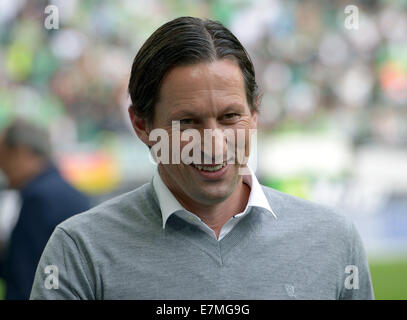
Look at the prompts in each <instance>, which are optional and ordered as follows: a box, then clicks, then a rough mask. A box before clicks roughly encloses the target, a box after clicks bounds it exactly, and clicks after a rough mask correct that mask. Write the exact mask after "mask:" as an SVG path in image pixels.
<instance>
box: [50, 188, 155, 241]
mask: <svg viewBox="0 0 407 320" xmlns="http://www.w3.org/2000/svg"><path fill="white" fill-rule="evenodd" d="M151 189H152V188H151V185H150V183H146V184H144V185H142V186H140V187H138V188H137V189H135V190H132V191H129V192H127V193H124V194H121V195H119V196H116V197H114V198H112V199H109V200H107V201H104V202H102V203H101V204H99V205H97V206H95V207H93V208H91V209H89V210H87V211H85V212H82V213H79V214H77V215H75V216H73V217H71V218H69V219H67V220H65V221H64V222H62V223H60V224H59V225H58V226H57V228H60V229H62V230H64V231H65V232H66V233H68V234H70V235H75V234H94V233H99V232H101V233H103V232H106V231H107V230H111V231H112V230H114V229H117V228H119V229H120V228H124V227H125V226H126V225H128V224H129V222H130V221H131V222H132V223H133V224H136V225H137V224H141V223H143V221H144V223H146V222H151V219H157V217H158V215H156V214H152V213H154V212H155V211H157V206H156V203H155V200H154V198H153V195H152V190H151Z"/></svg>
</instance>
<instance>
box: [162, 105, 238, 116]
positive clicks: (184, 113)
mask: <svg viewBox="0 0 407 320" xmlns="http://www.w3.org/2000/svg"><path fill="white" fill-rule="evenodd" d="M243 109H244V105H242V104H240V103H232V104H230V105H228V106H227V107H225V108H224V109H222V110H221V113H227V112H230V111H237V110H243ZM201 116H202V113H201V112H197V111H195V110H178V111H175V112H174V113H172V114H170V117H171V118H172V119H178V118H185V117H188V118H197V117H198V118H199V117H201Z"/></svg>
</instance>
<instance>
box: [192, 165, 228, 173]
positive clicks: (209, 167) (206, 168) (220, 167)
mask: <svg viewBox="0 0 407 320" xmlns="http://www.w3.org/2000/svg"><path fill="white" fill-rule="evenodd" d="M225 165H226V163H222V164H218V165H217V166H200V165H199V164H194V167H195V168H198V169H199V170H202V171H210V172H214V171H218V170H220V169H222V168H223V167H224V166H225Z"/></svg>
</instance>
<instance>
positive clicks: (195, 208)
mask: <svg viewBox="0 0 407 320" xmlns="http://www.w3.org/2000/svg"><path fill="white" fill-rule="evenodd" d="M161 177H162V179H163V182H164V183H165V184H166V185H167V187H168V184H167V183H166V182H165V181H164V178H163V176H162V175H161ZM168 188H169V187H168ZM169 189H170V188H169ZM170 191H171V192H172V194H173V195H174V197H175V198H176V199H177V200H178V202H179V203H180V204H181V205H182V206H183V207H184V208H185V209H186V210H188V211H189V212H192V213H193V214H195V215H196V216H198V217H199V218H200V219H201V220H202V221H203V222H204V223H205V224H206V225H207V226H208V227H210V228H211V229H212V230H213V231H214V232H215V234H216V236H217V237H219V234H220V230H221V229H222V227H223V225H224V224H225V223H226V222H227V221H229V219H230V218H232V217H233V216H234V215H236V214H238V213H241V212H243V211H244V209H245V208H246V206H247V203H248V201H249V196H250V187H249V186H248V185H247V184H245V183H243V179H242V178H240V180H239V182H238V184H237V187H236V188H235V190H234V191H233V193H232V194H231V195H230V196H229V197H227V198H226V199H225V200H223V201H222V202H219V203H215V204H204V203H198V202H196V201H188V200H189V199H188V197H186V196H185V197H182V196H180V195H179V194H178V193H176V192H173V190H171V189H170Z"/></svg>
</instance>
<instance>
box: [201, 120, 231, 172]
mask: <svg viewBox="0 0 407 320" xmlns="http://www.w3.org/2000/svg"><path fill="white" fill-rule="evenodd" d="M201 143H202V144H201V150H202V153H203V163H204V164H221V163H223V162H224V161H225V160H226V159H225V157H226V154H227V143H226V137H225V135H224V132H223V129H222V128H220V127H218V126H217V124H216V122H215V121H211V122H210V123H209V125H207V126H206V127H205V129H204V134H203V139H202V140H201Z"/></svg>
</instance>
